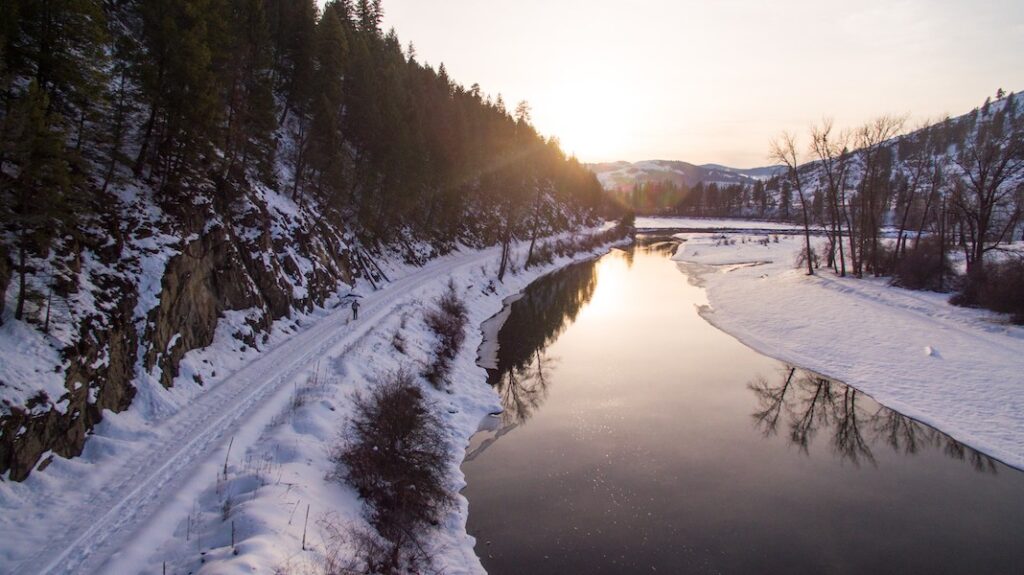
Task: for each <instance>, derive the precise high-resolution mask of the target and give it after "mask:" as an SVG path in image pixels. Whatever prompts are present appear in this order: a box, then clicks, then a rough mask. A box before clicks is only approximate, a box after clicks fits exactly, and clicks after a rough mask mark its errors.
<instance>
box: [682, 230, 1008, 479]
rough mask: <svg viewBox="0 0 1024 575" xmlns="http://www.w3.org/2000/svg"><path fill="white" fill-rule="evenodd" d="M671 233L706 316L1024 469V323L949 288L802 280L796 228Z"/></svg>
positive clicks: (767, 350) (824, 275) (760, 347)
mask: <svg viewBox="0 0 1024 575" xmlns="http://www.w3.org/2000/svg"><path fill="white" fill-rule="evenodd" d="M678 237H680V238H681V239H684V240H685V242H684V243H683V245H682V246H680V248H679V250H678V252H677V254H676V255H675V256H674V259H676V260H677V261H678V262H680V266H681V268H682V269H683V271H685V272H686V273H687V274H688V275H689V277H690V280H691V281H692V282H695V283H697V284H698V285H701V286H703V287H704V288H705V289H706V290H707V294H708V301H709V305H707V306H703V307H702V308H701V310H700V313H701V315H702V316H703V317H704V318H705V319H707V320H708V321H709V322H711V323H712V324H714V325H715V326H717V327H718V328H720V329H722V330H723V331H725V332H727V333H729V334H731V335H733V336H734V337H736V338H737V339H739V340H740V341H742V342H743V343H745V344H747V345H749V346H750V347H752V348H754V349H756V350H757V351H759V352H761V353H764V354H766V355H769V356H772V357H775V358H778V359H780V360H782V361H786V362H789V363H792V364H794V365H798V366H801V367H804V368H807V369H811V370H814V371H816V372H819V373H821V374H823V375H826V376H829V377H833V378H836V379H839V380H842V381H844V382H845V383H847V384H849V385H852V386H854V387H856V388H858V389H860V390H861V391H864V392H866V393H868V394H870V395H872V396H873V397H874V398H875V399H876V400H878V401H879V402H880V403H882V404H884V405H885V406H887V407H890V408H892V409H895V410H897V411H899V412H901V413H903V414H905V415H907V416H910V417H912V418H915V419H918V420H920V421H922V422H924V423H927V424H929V425H932V426H934V427H936V428H938V429H939V430H941V431H943V432H945V433H947V434H949V435H951V436H952V437H953V438H955V439H957V440H958V441H961V442H963V443H965V444H967V445H969V446H970V447H973V448H975V449H977V450H979V451H982V452H984V453H986V454H988V455H990V456H992V457H995V458H997V459H1000V460H1002V461H1003V462H1005V463H1007V464H1009V465H1012V466H1014V467H1017V468H1020V469H1024V328H1022V327H1020V326H1014V325H1011V324H1009V323H1008V321H1007V320H1006V318H1005V317H1003V316H1000V315H998V314H994V313H990V312H985V311H982V310H974V309H964V308H959V307H955V306H953V305H950V304H949V303H948V298H949V296H948V294H937V293H931V292H918V291H909V290H904V289H900V288H895V287H891V286H889V285H888V283H887V281H886V280H885V279H855V278H840V277H838V276H836V275H835V274H834V273H832V272H831V271H829V270H821V272H820V273H819V274H818V275H815V276H807V275H806V272H805V271H803V270H801V269H797V267H796V265H795V260H796V254H797V253H798V252H799V250H800V247H801V242H802V241H803V239H802V237H799V236H782V237H779V238H778V241H777V242H776V241H775V240H774V237H773V236H771V235H768V236H765V235H761V236H757V237H755V236H753V235H751V236H748V237H744V236H742V235H731V236H729V237H730V239H734V240H735V243H732V242H726V241H723V240H722V239H721V237H722V236H721V235H720V234H680V235H679V236H678ZM765 237H767V238H768V242H767V243H764V242H758V241H757V240H759V239H763V238H765Z"/></svg>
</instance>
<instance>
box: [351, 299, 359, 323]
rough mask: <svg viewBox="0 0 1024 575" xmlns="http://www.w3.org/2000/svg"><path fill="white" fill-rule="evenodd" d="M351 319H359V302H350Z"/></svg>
mask: <svg viewBox="0 0 1024 575" xmlns="http://www.w3.org/2000/svg"><path fill="white" fill-rule="evenodd" d="M352 319H353V320H357V319H359V300H357V299H356V300H352Z"/></svg>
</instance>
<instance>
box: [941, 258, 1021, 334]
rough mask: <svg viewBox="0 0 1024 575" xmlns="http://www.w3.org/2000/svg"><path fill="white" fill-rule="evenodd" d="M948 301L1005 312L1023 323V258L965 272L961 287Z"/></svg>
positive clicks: (1014, 320)
mask: <svg viewBox="0 0 1024 575" xmlns="http://www.w3.org/2000/svg"><path fill="white" fill-rule="evenodd" d="M950 301H951V302H952V303H953V304H955V305H962V306H969V307H983V308H986V309H990V310H992V311H997V312H1000V313H1008V314H1010V318H1011V320H1012V321H1013V322H1014V323H1019V324H1024V258H1021V257H1017V258H1013V259H1010V260H1007V261H1004V262H1000V263H997V264H989V265H987V266H985V267H984V268H983V273H973V274H971V275H968V277H967V278H966V281H965V282H964V286H963V288H961V290H960V292H959V293H957V295H955V296H953V299H951V300H950Z"/></svg>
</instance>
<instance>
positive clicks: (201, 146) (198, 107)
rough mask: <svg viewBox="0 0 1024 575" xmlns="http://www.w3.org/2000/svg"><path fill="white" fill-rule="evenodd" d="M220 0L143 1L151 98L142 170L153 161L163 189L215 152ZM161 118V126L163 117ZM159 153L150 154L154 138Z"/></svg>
mask: <svg viewBox="0 0 1024 575" xmlns="http://www.w3.org/2000/svg"><path fill="white" fill-rule="evenodd" d="M216 1H217V0H164V1H161V2H143V3H141V5H140V10H141V13H142V14H141V15H142V21H143V38H144V46H145V51H144V53H143V54H141V61H140V62H139V63H138V64H139V66H140V68H141V72H142V88H143V92H144V94H145V97H146V98H147V99H148V100H149V116H148V119H147V120H146V123H145V126H144V129H143V145H142V148H141V150H140V153H139V156H138V158H137V159H136V173H139V172H141V170H142V168H143V167H144V166H145V165H147V164H149V165H150V166H151V167H154V168H156V171H157V172H158V173H159V175H160V176H161V183H160V187H161V189H165V188H166V186H167V184H177V183H178V182H179V180H180V179H181V178H182V177H183V176H184V175H186V174H187V173H189V172H190V171H192V170H193V169H194V168H195V167H196V162H197V160H198V159H199V158H201V157H203V156H208V155H209V154H210V148H211V143H212V141H213V139H214V137H215V135H216V132H217V129H216V127H217V117H218V116H219V113H220V110H219V106H218V102H219V101H220V100H219V98H218V85H217V82H216V77H215V75H214V68H213V52H212V50H211V44H213V38H212V37H211V31H210V28H211V24H213V27H216V22H217V19H216V14H217V10H215V7H216V4H215V2H216ZM158 121H160V125H157V122H158ZM154 139H155V141H156V144H157V149H156V154H155V155H154V156H152V157H150V155H149V152H150V147H149V146H150V143H151V140H154Z"/></svg>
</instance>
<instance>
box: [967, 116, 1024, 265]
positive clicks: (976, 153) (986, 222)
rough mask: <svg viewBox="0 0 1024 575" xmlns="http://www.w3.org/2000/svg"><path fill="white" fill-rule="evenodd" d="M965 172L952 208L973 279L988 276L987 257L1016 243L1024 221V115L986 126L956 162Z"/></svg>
mask: <svg viewBox="0 0 1024 575" xmlns="http://www.w3.org/2000/svg"><path fill="white" fill-rule="evenodd" d="M953 163H954V164H955V165H956V166H957V167H959V168H960V178H959V180H958V181H957V182H956V185H955V186H954V190H953V194H952V198H951V200H952V205H953V208H954V210H956V212H957V214H958V215H959V216H960V218H961V220H962V222H963V227H964V229H963V233H964V236H965V240H966V241H965V242H964V243H965V249H964V253H965V255H966V257H967V272H968V274H969V275H973V274H980V275H984V258H985V254H987V253H988V252H990V251H992V250H995V249H997V248H998V247H999V246H1000V245H1001V244H1002V243H1004V242H1006V241H1011V240H1012V235H1013V230H1014V229H1015V228H1016V227H1017V225H1018V223H1019V222H1020V218H1021V205H1020V202H1018V201H1017V197H1018V195H1020V191H1019V188H1020V186H1021V184H1019V183H1018V184H1016V185H1015V181H1016V176H1017V175H1019V174H1021V173H1022V171H1024V116H1020V115H1017V116H1016V117H1010V118H1005V121H1004V122H1002V123H1001V125H999V126H997V125H996V124H995V123H994V122H991V121H990V122H987V123H981V124H980V125H979V126H978V128H977V130H976V131H975V132H974V134H973V135H972V136H971V137H969V138H968V140H967V142H966V144H965V145H964V146H963V148H962V149H961V150H960V153H958V154H956V156H954V157H953Z"/></svg>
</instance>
